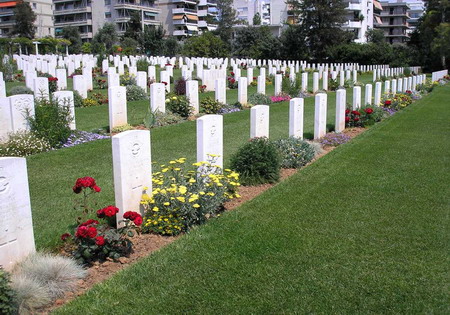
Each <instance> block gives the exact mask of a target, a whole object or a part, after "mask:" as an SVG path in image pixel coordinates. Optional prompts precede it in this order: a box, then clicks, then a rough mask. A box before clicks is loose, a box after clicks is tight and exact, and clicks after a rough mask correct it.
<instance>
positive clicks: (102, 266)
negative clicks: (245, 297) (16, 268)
mask: <svg viewBox="0 0 450 315" xmlns="http://www.w3.org/2000/svg"><path fill="white" fill-rule="evenodd" d="M139 127H141V126H139ZM139 127H138V129H141V130H142V129H144V128H145V127H144V128H142V127H141V128H139ZM364 130H366V129H364V128H352V129H345V131H344V133H346V134H347V135H349V136H350V137H351V138H354V137H356V136H357V135H359V134H361V133H362V132H364ZM334 148H335V147H329V146H325V147H324V148H323V149H324V152H323V153H322V154H320V155H319V156H317V157H316V158H315V159H314V160H313V161H311V162H310V163H313V162H314V161H315V160H317V159H319V158H320V157H322V156H324V155H325V154H327V153H329V152H331V151H332V150H333V149H334ZM298 170H299V169H282V170H281V174H280V181H283V180H285V179H286V178H288V177H290V176H292V175H294V174H295V173H296V172H297V171H298ZM275 185H276V184H263V185H257V186H242V187H240V188H239V195H240V196H241V198H239V199H232V200H229V201H228V202H226V203H225V205H224V206H225V209H226V210H227V211H230V210H233V209H235V208H237V207H239V206H240V205H242V204H243V203H245V202H247V201H249V200H252V199H253V198H255V197H257V196H259V195H260V194H262V193H263V192H265V191H266V190H268V189H269V188H271V187H273V186H275ZM177 238H178V237H168V236H160V235H154V234H141V235H137V236H135V237H134V238H133V253H131V254H130V256H129V257H122V258H120V259H119V262H113V261H105V262H103V263H98V262H97V263H95V264H94V265H93V266H91V267H90V268H88V272H89V274H88V276H87V277H86V279H84V280H80V281H78V288H77V291H76V292H69V293H67V294H66V295H65V296H64V297H63V298H61V299H58V300H56V301H55V302H54V304H53V305H51V306H49V307H48V308H46V309H44V310H42V311H41V312H39V313H40V314H48V313H50V312H51V311H52V310H54V309H55V308H57V307H59V306H61V305H63V304H65V303H67V302H69V301H71V300H73V299H74V298H76V297H77V296H80V295H82V294H83V293H84V292H85V291H87V290H88V289H90V288H92V287H93V286H94V285H95V284H96V283H99V282H102V281H104V280H106V279H108V278H110V277H111V276H112V275H113V274H114V273H116V272H117V271H119V270H121V269H124V268H126V267H127V266H129V265H131V264H133V263H135V262H136V261H138V260H140V259H141V258H143V257H146V256H148V255H150V254H151V253H153V252H154V251H157V250H158V249H160V248H162V247H164V246H166V245H168V244H170V243H172V242H173V241H175V240H176V239H177ZM61 252H62V254H63V255H67V254H68V250H67V249H62V250H61Z"/></svg>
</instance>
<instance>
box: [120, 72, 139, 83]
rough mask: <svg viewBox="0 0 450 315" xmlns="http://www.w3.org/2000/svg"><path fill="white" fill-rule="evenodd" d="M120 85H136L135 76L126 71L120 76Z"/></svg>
mask: <svg viewBox="0 0 450 315" xmlns="http://www.w3.org/2000/svg"><path fill="white" fill-rule="evenodd" d="M120 85H123V86H128V85H136V77H135V76H134V75H132V74H129V73H128V72H125V74H122V75H121V76H120Z"/></svg>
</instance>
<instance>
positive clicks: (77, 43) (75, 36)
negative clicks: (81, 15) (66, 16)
mask: <svg viewBox="0 0 450 315" xmlns="http://www.w3.org/2000/svg"><path fill="white" fill-rule="evenodd" d="M61 35H62V37H63V38H64V39H67V40H70V42H71V43H72V44H71V45H70V46H69V48H68V49H69V54H78V53H80V51H81V45H82V44H83V41H82V40H81V36H80V32H79V31H78V28H77V27H75V26H65V27H64V28H63V29H62V32H61Z"/></svg>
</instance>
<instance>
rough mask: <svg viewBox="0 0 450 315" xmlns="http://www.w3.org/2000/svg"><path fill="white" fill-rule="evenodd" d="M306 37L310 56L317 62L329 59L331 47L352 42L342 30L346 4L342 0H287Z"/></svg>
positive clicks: (348, 34)
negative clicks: (328, 52)
mask: <svg viewBox="0 0 450 315" xmlns="http://www.w3.org/2000/svg"><path fill="white" fill-rule="evenodd" d="M286 3H287V4H288V6H289V7H291V8H292V10H291V12H292V13H293V14H294V16H296V17H297V19H298V24H299V26H300V28H301V32H300V33H301V34H302V35H304V36H305V41H306V46H307V47H308V49H309V55H310V56H311V57H312V58H314V59H316V60H317V61H325V60H326V59H327V55H328V54H327V50H328V48H329V47H333V46H334V45H337V44H341V43H344V42H350V41H351V39H352V35H351V33H349V32H346V31H344V30H342V29H341V25H342V24H343V23H344V22H345V21H346V15H347V11H346V10H345V7H346V2H344V1H342V0H287V2H286Z"/></svg>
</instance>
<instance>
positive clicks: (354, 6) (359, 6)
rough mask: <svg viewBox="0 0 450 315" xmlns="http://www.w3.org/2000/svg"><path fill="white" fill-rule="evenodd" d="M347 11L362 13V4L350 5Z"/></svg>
mask: <svg viewBox="0 0 450 315" xmlns="http://www.w3.org/2000/svg"><path fill="white" fill-rule="evenodd" d="M346 9H347V10H351V11H361V10H362V6H361V3H349V4H348V7H347V8H346Z"/></svg>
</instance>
